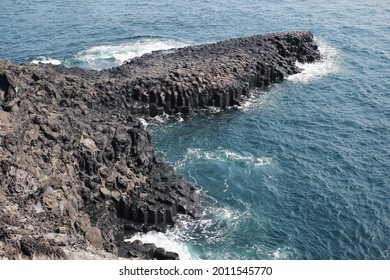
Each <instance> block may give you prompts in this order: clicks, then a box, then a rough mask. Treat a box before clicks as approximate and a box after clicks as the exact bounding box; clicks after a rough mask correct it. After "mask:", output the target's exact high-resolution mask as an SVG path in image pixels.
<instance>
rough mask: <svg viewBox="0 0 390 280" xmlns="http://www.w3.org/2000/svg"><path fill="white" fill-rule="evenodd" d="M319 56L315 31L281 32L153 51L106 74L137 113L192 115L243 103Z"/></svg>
mask: <svg viewBox="0 0 390 280" xmlns="http://www.w3.org/2000/svg"><path fill="white" fill-rule="evenodd" d="M319 58H320V53H319V51H318V48H317V46H316V45H315V44H314V42H313V35H312V34H311V33H310V32H292V33H277V34H271V35H263V36H261V35H259V36H252V37H246V38H240V39H233V40H229V41H223V42H218V43H214V44H208V45H199V46H191V47H185V48H181V49H174V50H170V51H158V52H153V53H151V54H147V55H143V56H142V57H139V58H135V59H132V60H130V61H128V62H127V63H125V64H124V65H122V66H120V67H117V68H114V69H110V70H108V71H107V74H109V75H110V76H111V77H112V78H118V77H120V81H119V82H117V83H116V88H117V89H118V90H120V91H121V92H122V93H123V98H125V97H126V98H127V100H133V101H136V102H132V103H131V105H130V104H129V107H131V109H132V112H134V113H147V114H150V115H151V116H156V115H161V114H163V113H166V114H175V113H178V112H181V113H184V114H188V113H189V112H190V111H191V109H193V108H206V107H208V106H214V107H219V108H225V107H228V106H232V105H235V104H239V103H240V101H241V100H242V97H243V96H247V95H248V94H249V90H251V89H253V88H255V87H267V86H268V85H270V84H272V83H277V82H281V81H282V80H283V78H284V77H286V76H288V75H292V74H295V73H298V72H299V71H300V69H299V68H297V67H296V65H295V62H296V61H299V62H312V61H314V60H316V59H319ZM124 101H125V100H124ZM125 102H126V101H125Z"/></svg>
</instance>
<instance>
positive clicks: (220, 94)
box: [0, 32, 320, 259]
mask: <svg viewBox="0 0 390 280" xmlns="http://www.w3.org/2000/svg"><path fill="white" fill-rule="evenodd" d="M312 39H313V38H312V35H311V33H309V32H300V33H298V32H295V33H278V34H273V35H266V36H253V37H247V38H242V39H234V40H230V41H225V42H219V43H215V44H210V45H200V46H192V47H186V48H182V49H174V50H170V51H163V52H162V51H160V52H154V53H152V54H147V55H144V56H142V57H139V58H135V59H133V60H131V61H129V62H127V63H125V64H124V65H122V66H120V67H117V68H113V69H109V70H105V71H101V72H95V71H89V70H82V69H78V68H64V67H61V66H53V65H43V64H39V65H32V64H20V65H14V64H11V63H10V62H7V61H0V223H1V227H0V258H11V259H14V258H22V259H23V258H27V259H31V258H51V259H65V258H115V257H117V256H118V246H119V247H120V250H119V251H120V252H122V253H121V254H119V255H120V256H128V257H134V258H135V257H144V258H146V257H147V256H149V258H174V259H176V258H177V256H176V255H175V254H174V253H171V252H168V253H167V252H165V251H163V250H162V249H161V248H155V247H153V246H152V245H147V246H146V247H148V249H147V250H146V249H145V246H144V245H142V244H139V243H134V244H133V245H134V246H133V247H131V248H130V247H128V246H130V245H123V244H122V245H120V244H121V242H118V240H119V241H120V240H121V236H123V231H124V230H127V231H133V232H136V231H149V230H158V231H165V230H166V228H167V227H169V226H173V225H174V224H175V219H176V217H177V214H178V213H182V214H187V215H190V216H192V217H194V218H196V217H197V216H198V212H199V193H198V192H197V190H196V189H195V188H194V187H193V186H192V185H191V184H190V183H188V182H187V181H186V179H185V178H183V177H182V176H180V175H178V174H176V173H175V171H174V170H173V168H172V167H170V166H168V165H166V164H165V163H163V162H161V161H160V160H159V159H158V158H156V157H155V155H154V150H153V147H152V145H151V139H150V135H149V133H148V132H147V131H146V130H145V129H144V127H143V125H142V123H141V122H140V121H139V120H138V119H137V118H136V117H135V116H136V115H150V116H156V115H161V114H163V113H166V114H176V113H182V114H188V113H190V111H191V110H193V109H202V108H207V107H209V106H215V107H220V108H225V107H226V106H232V105H234V104H239V103H240V101H241V100H242V98H244V97H245V96H247V95H248V93H249V90H250V89H251V88H254V87H266V86H268V85H269V84H271V83H274V82H280V81H282V80H283V78H284V77H285V76H287V75H291V74H294V73H297V72H299V69H298V68H297V67H296V66H295V62H296V61H301V62H311V61H314V60H316V59H319V57H320V54H319V52H318V48H317V46H316V45H315V44H314V43H313V40H312ZM118 244H119V245H118ZM141 245H142V246H141ZM126 246H127V247H128V248H127V247H126ZM149 247H150V248H149ZM126 248H127V249H126ZM149 249H150V250H149ZM126 250H127V251H126Z"/></svg>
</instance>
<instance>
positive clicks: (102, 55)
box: [76, 38, 187, 70]
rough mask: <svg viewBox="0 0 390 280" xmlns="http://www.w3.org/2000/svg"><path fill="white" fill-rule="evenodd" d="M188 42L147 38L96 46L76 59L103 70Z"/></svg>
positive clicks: (181, 45)
mask: <svg viewBox="0 0 390 280" xmlns="http://www.w3.org/2000/svg"><path fill="white" fill-rule="evenodd" d="M186 45H187V44H185V43H183V42H180V41H175V40H171V39H161V38H145V39H139V40H136V41H132V42H129V43H125V44H120V45H102V46H94V47H91V48H89V49H87V50H84V51H81V52H79V53H78V54H77V55H76V59H77V60H78V61H80V62H83V63H85V64H86V65H87V66H88V67H90V68H92V69H95V70H101V69H103V68H110V67H115V66H118V65H121V64H122V63H123V62H125V61H126V60H129V59H131V58H134V57H137V56H141V55H143V54H145V53H150V52H152V51H157V50H169V49H174V48H179V47H184V46H186Z"/></svg>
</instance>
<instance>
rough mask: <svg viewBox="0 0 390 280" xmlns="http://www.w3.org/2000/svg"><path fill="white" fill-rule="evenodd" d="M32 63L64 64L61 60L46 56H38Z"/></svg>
mask: <svg viewBox="0 0 390 280" xmlns="http://www.w3.org/2000/svg"><path fill="white" fill-rule="evenodd" d="M31 63H32V64H39V63H43V64H53V65H61V64H62V62H61V60H58V59H54V58H50V57H46V56H38V57H37V58H36V59H33V60H32V61H31Z"/></svg>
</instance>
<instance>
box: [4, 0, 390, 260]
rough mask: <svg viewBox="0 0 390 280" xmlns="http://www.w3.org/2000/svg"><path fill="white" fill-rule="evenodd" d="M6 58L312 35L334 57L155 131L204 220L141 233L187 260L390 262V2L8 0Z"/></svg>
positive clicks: (106, 61) (107, 58)
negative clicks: (238, 102)
mask: <svg viewBox="0 0 390 280" xmlns="http://www.w3.org/2000/svg"><path fill="white" fill-rule="evenodd" d="M0 7H1V9H0V57H3V58H6V59H9V60H11V61H12V62H14V63H17V62H24V63H37V62H43V63H53V64H63V65H65V66H67V67H70V66H80V67H84V68H93V69H103V68H108V67H113V66H116V65H119V64H121V63H122V62H123V61H124V60H126V59H130V58H132V57H134V56H139V55H142V54H143V53H145V52H150V51H152V50H157V49H168V48H172V47H180V46H185V45H192V44H198V43H207V42H215V41H218V40H223V39H230V38H234V37H240V36H246V35H253V34H264V33H270V32H278V31H301V30H310V31H312V32H313V33H314V35H315V39H316V41H317V43H318V44H319V46H320V50H321V51H322V53H323V60H322V61H319V62H316V63H314V64H310V65H301V68H304V69H305V71H304V72H303V73H301V74H298V75H296V76H292V77H290V78H288V79H286V80H285V81H284V82H283V83H281V84H277V85H274V86H271V87H270V88H269V89H267V90H265V91H262V92H260V91H253V92H252V96H251V98H249V99H248V100H246V101H245V102H244V104H243V105H242V106H241V107H239V108H231V109H229V110H226V111H221V112H215V113H213V114H210V113H208V114H205V113H197V114H195V115H193V116H190V117H189V118H185V119H183V118H181V117H177V118H174V119H168V118H165V117H162V118H161V117H160V118H157V119H155V121H154V122H150V123H149V124H147V129H148V130H150V132H151V133H152V135H153V142H154V145H155V147H156V153H157V154H158V155H159V156H160V157H161V158H162V159H163V160H165V161H167V162H169V163H170V164H172V165H173V166H174V167H175V168H176V170H177V172H179V173H181V174H183V175H184V176H186V177H187V178H188V179H189V180H190V181H191V182H192V183H194V184H195V185H196V186H197V187H198V189H199V190H200V193H201V195H202V205H203V206H202V208H203V212H204V213H203V216H202V217H201V218H200V219H199V220H195V221H194V220H191V219H188V218H185V217H183V218H182V219H181V220H180V222H179V223H178V225H177V226H176V227H175V228H173V229H170V230H169V231H168V232H167V233H166V234H165V235H164V234H162V233H156V232H151V233H148V234H144V235H139V236H136V238H141V239H142V240H143V241H144V242H147V241H151V242H155V243H157V245H161V246H165V247H166V248H167V249H170V250H174V251H177V252H179V254H180V256H181V258H183V259H186V258H187V259H387V260H389V259H390V2H389V1H387V0H365V1H363V0H355V1H351V0H337V1H336V0H327V1H325V0H312V1H309V0H306V1H305V0H272V1H271V0H261V1H260V0H258V1H254V0H247V1H238V0H216V1H211V0H203V1H202V0H199V1H188V0H182V1H173V0H166V1H137V0H136V1H129V0H115V1H113V0H105V1H102V0H84V1H75V0H67V1H60V0H50V1H49V0H0Z"/></svg>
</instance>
